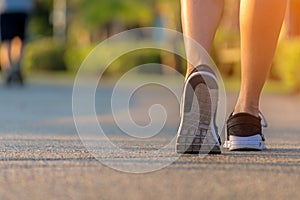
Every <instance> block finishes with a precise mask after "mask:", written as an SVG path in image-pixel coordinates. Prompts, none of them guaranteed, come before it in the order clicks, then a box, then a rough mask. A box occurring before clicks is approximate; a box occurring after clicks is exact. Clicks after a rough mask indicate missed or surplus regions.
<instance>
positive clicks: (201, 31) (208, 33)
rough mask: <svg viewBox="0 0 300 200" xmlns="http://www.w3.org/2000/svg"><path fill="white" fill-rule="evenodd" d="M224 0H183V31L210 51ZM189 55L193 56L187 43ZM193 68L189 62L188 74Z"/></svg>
mask: <svg viewBox="0 0 300 200" xmlns="http://www.w3.org/2000/svg"><path fill="white" fill-rule="evenodd" d="M223 5H224V0H181V11H182V26H183V33H184V34H185V35H186V36H188V37H190V38H193V39H194V40H195V41H196V42H198V43H199V44H201V45H202V46H203V48H204V49H205V50H206V51H207V52H208V53H210V51H211V47H212V44H213V40H214V36H215V33H216V29H217V27H218V25H219V22H220V19H221V16H222V11H223ZM186 51H187V56H188V58H189V56H191V55H190V54H192V53H199V52H191V51H189V46H188V44H186ZM192 70H193V66H191V65H190V64H188V69H187V74H189V73H190V72H191V71H192Z"/></svg>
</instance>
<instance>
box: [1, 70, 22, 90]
mask: <svg viewBox="0 0 300 200" xmlns="http://www.w3.org/2000/svg"><path fill="white" fill-rule="evenodd" d="M5 83H6V85H7V86H11V85H12V84H19V85H21V86H23V85H24V78H23V75H22V73H21V71H19V70H18V71H10V72H9V73H7V75H6V81H5Z"/></svg>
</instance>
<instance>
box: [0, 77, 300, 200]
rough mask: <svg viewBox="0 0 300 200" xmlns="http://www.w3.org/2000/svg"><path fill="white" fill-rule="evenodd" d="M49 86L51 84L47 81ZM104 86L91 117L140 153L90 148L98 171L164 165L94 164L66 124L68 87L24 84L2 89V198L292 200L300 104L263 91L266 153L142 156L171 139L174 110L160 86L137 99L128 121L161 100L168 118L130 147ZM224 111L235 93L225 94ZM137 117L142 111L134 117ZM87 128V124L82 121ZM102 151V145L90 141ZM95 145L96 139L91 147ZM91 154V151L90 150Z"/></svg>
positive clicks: (298, 173) (142, 117) (299, 162)
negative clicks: (155, 132)
mask: <svg viewBox="0 0 300 200" xmlns="http://www.w3.org/2000/svg"><path fill="white" fill-rule="evenodd" d="M54 82H56V81H54ZM149 91H150V92H149ZM111 93H112V88H111V86H110V85H105V86H104V87H101V88H99V89H98V90H97V95H96V99H97V101H96V110H97V113H98V120H99V121H100V122H101V123H102V125H103V127H104V129H105V131H106V132H107V133H108V137H109V138H110V139H111V141H113V143H114V144H116V146H119V147H121V148H123V149H126V150H129V151H133V152H138V154H136V155H127V156H126V155H125V156H124V155H122V153H120V152H117V151H115V150H114V149H111V148H106V146H105V145H104V146H101V145H100V147H101V148H99V149H97V150H99V151H97V152H96V155H98V156H100V157H101V159H102V160H103V161H104V163H105V164H106V165H109V166H115V167H116V168H121V169H137V170H142V169H144V168H143V167H146V168H147V167H149V166H150V168H151V167H155V166H156V165H167V164H168V163H167V162H168V161H174V160H175V161H174V162H173V163H172V164H171V165H168V166H166V167H165V168H163V169H161V170H158V171H154V172H150V173H145V174H128V173H124V172H119V171H117V170H114V169H111V168H110V167H108V166H106V165H104V164H101V163H100V162H99V161H97V160H96V159H95V157H94V155H95V154H91V153H90V152H89V151H88V150H87V149H86V147H85V146H84V144H83V143H82V142H81V140H80V139H79V136H78V134H77V131H76V129H75V126H74V122H73V118H72V105H71V101H72V85H71V84H58V83H56V84H46V83H45V82H44V83H42V82H40V81H35V82H32V83H30V84H29V85H28V86H27V87H26V88H23V89H21V88H10V89H8V88H5V87H3V86H1V87H0V111H1V112H0V169H1V170H0V199H1V200H2V199H143V200H146V199H299V198H300V194H299V185H300V136H299V134H300V115H299V113H300V98H299V97H296V96H280V95H270V94H265V95H264V96H263V98H262V107H263V111H264V113H265V114H266V116H267V117H268V119H269V122H270V124H271V126H270V128H269V129H267V130H266V136H267V139H268V150H266V151H264V152H234V153H233V152H228V151H225V150H224V151H223V154H222V155H217V156H206V157H199V156H197V155H193V156H182V157H181V158H178V159H177V155H176V154H174V153H173V149H172V148H167V149H166V151H165V152H163V153H162V154H161V155H159V156H156V157H155V161H153V157H151V156H150V157H149V156H148V157H147V156H145V154H146V152H148V151H149V150H155V149H159V148H160V147H162V146H164V145H166V144H167V143H168V142H169V141H170V140H171V139H172V138H173V137H174V134H175V133H176V128H177V127H176V126H177V124H178V120H179V119H178V109H175V108H178V103H177V102H176V101H175V99H174V96H172V95H171V94H168V93H167V92H166V91H164V90H163V89H161V88H160V89H158V88H154V89H153V88H148V89H147V90H146V92H145V91H144V93H143V91H141V92H140V93H137V94H136V99H135V100H134V101H133V103H132V115H133V119H134V120H135V121H136V122H137V123H139V124H140V125H146V124H147V123H148V122H149V118H148V115H146V113H147V110H145V107H146V108H149V106H150V105H152V104H153V102H154V103H161V104H163V105H164V106H165V107H166V108H167V111H168V112H170V115H168V116H169V117H168V118H167V123H166V124H167V126H166V127H165V128H164V129H163V130H162V132H161V133H160V135H159V136H155V137H153V138H151V139H149V140H143V139H139V140H134V139H132V138H130V137H128V136H126V135H124V134H122V132H121V131H120V130H119V129H118V127H117V126H116V125H114V124H113V123H112V117H111V116H110V114H109V113H110V110H109V109H108V107H109V106H108V105H109V104H108V103H109V100H110V95H111ZM227 98H228V108H229V109H228V110H231V108H232V106H233V102H234V99H235V98H236V95H235V94H232V93H230V94H228V95H227ZM141 113H143V114H141ZM82 120H83V121H84V122H85V123H87V126H88V125H89V123H90V120H91V119H90V117H89V116H86V118H84V119H82ZM89 137H90V141H92V142H96V143H97V142H98V141H99V143H98V144H102V143H101V142H103V138H100V139H99V138H97V137H96V136H95V135H93V134H91V135H89ZM98 139H99V140H98ZM97 147H99V146H97Z"/></svg>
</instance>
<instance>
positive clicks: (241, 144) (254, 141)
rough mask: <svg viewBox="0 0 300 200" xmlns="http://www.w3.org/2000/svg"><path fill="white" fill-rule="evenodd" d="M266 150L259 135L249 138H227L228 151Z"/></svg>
mask: <svg viewBox="0 0 300 200" xmlns="http://www.w3.org/2000/svg"><path fill="white" fill-rule="evenodd" d="M265 148H266V146H265V142H264V141H263V140H262V138H261V136H260V135H254V136H249V137H238V136H232V135H231V136H229V150H230V151H262V150H264V149H265Z"/></svg>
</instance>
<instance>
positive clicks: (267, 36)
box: [234, 0, 287, 116]
mask: <svg viewBox="0 0 300 200" xmlns="http://www.w3.org/2000/svg"><path fill="white" fill-rule="evenodd" d="M286 5H287V0H241V5H240V6H241V7H240V13H241V14H240V24H241V25H240V26H241V61H242V82H241V90H240V94H239V98H238V101H237V104H236V106H235V110H234V112H235V113H240V112H246V113H250V114H252V115H255V116H258V113H259V99H260V94H261V91H262V88H263V86H264V83H265V81H266V79H267V76H268V73H269V70H270V67H271V64H272V60H273V57H274V53H275V50H276V46H277V42H278V37H279V34H280V29H281V26H282V21H283V18H284V15H285V10H286Z"/></svg>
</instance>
